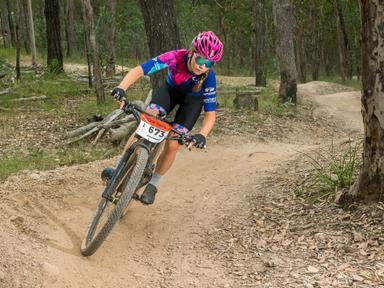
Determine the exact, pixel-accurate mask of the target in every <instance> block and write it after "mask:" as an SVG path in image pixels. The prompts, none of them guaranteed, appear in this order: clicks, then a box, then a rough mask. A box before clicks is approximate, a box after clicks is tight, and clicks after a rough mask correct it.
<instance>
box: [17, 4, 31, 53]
mask: <svg viewBox="0 0 384 288" xmlns="http://www.w3.org/2000/svg"><path fill="white" fill-rule="evenodd" d="M25 1H26V0H21V3H20V2H19V5H20V13H21V14H20V16H21V17H22V19H23V24H24V25H21V27H22V30H23V40H24V49H25V52H26V53H27V54H29V53H31V40H30V39H29V32H28V31H29V29H28V15H27V12H26V7H25V4H26V2H25ZM21 27H20V28H21Z"/></svg>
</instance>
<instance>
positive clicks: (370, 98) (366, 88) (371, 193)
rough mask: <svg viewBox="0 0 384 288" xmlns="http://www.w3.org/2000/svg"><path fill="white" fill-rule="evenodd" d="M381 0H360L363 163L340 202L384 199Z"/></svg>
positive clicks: (383, 20)
mask: <svg viewBox="0 0 384 288" xmlns="http://www.w3.org/2000/svg"><path fill="white" fill-rule="evenodd" d="M381 2H382V1H381V0H360V7H361V23H362V29H361V38H362V60H363V61H362V63H363V66H362V82H363V87H362V97H361V103H362V109H361V111H362V115H363V122H364V147H363V163H362V166H361V169H360V174H359V177H358V179H357V181H356V182H355V184H354V185H353V186H352V188H351V190H350V191H348V192H347V193H344V194H342V195H341V197H340V198H339V199H338V201H339V202H340V203H349V202H350V201H355V200H363V201H370V200H376V201H383V199H384V161H383V158H384V104H383V103H384V92H383V89H382V87H383V86H384V77H383V63H384V34H383V33H382V27H383V25H384V14H383V13H382V11H383V6H382V3H381Z"/></svg>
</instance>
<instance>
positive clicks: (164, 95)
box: [148, 83, 204, 133]
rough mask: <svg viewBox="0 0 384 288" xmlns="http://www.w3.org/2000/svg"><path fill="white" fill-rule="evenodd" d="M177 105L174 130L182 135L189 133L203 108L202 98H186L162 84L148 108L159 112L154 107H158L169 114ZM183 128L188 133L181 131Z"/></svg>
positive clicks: (183, 94) (184, 95) (157, 108)
mask: <svg viewBox="0 0 384 288" xmlns="http://www.w3.org/2000/svg"><path fill="white" fill-rule="evenodd" d="M177 104H179V108H178V109H177V111H176V115H175V119H174V123H175V125H174V126H175V127H174V128H175V129H177V130H180V132H183V133H186V132H189V131H191V130H192V128H193V126H194V125H195V123H196V121H197V119H198V118H199V115H200V113H201V110H202V108H203V105H204V101H203V96H187V95H186V94H185V93H182V92H179V91H176V90H175V89H172V88H171V87H169V86H168V85H167V84H166V83H164V84H163V85H162V86H161V87H160V88H159V90H158V91H157V92H156V93H155V95H154V96H153V97H152V100H151V103H150V104H149V106H148V108H149V109H154V110H159V107H156V106H157V105H158V106H160V107H161V108H163V109H164V110H165V112H166V113H167V114H169V113H170V112H171V111H172V110H173V108H175V106H176V105H177ZM179 126H182V127H179ZM183 127H184V128H186V129H188V131H183V129H182V128H183Z"/></svg>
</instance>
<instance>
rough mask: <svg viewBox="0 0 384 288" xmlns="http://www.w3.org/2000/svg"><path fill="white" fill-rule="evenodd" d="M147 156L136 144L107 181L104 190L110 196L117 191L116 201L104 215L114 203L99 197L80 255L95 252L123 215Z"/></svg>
mask: <svg viewBox="0 0 384 288" xmlns="http://www.w3.org/2000/svg"><path fill="white" fill-rule="evenodd" d="M126 153H128V152H126ZM148 156H149V155H148V151H147V149H145V148H143V147H140V146H138V147H137V148H136V149H135V150H134V151H133V152H132V153H131V154H130V155H129V156H128V159H127V160H126V162H125V164H124V165H123V166H122V167H118V168H117V169H116V173H117V174H116V175H115V176H114V177H113V178H112V179H111V181H110V183H108V185H107V187H106V191H110V192H109V194H110V195H111V196H113V195H116V193H119V196H118V200H117V203H116V205H115V206H114V207H113V209H112V211H111V213H110V214H109V215H104V214H106V210H107V207H108V206H110V205H114V204H112V202H111V200H110V199H107V197H102V198H101V199H100V202H99V205H98V207H97V209H96V213H95V215H94V216H93V217H92V219H91V222H90V223H89V225H88V228H87V231H86V233H85V236H84V239H83V241H82V243H81V247H80V252H81V254H82V255H84V256H90V255H92V254H93V253H95V252H96V250H97V249H98V248H99V247H100V245H101V244H102V243H103V242H104V240H105V239H106V238H107V236H108V235H109V233H110V232H111V231H112V228H113V226H114V225H115V224H116V222H117V220H119V219H120V217H121V216H122V215H123V213H124V210H125V208H126V207H127V205H128V203H129V201H130V200H131V199H132V196H133V195H134V193H135V191H136V188H137V186H138V185H139V183H140V180H141V178H142V176H143V173H144V170H145V167H146V165H147V162H148ZM105 216H106V217H105ZM103 218H106V219H105V221H104V222H103V221H102V219H103ZM102 222H103V223H102Z"/></svg>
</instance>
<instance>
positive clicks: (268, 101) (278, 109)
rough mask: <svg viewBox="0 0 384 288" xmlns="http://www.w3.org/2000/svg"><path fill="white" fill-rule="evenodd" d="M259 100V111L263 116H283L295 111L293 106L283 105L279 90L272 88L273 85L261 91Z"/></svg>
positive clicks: (287, 103)
mask: <svg viewBox="0 0 384 288" xmlns="http://www.w3.org/2000/svg"><path fill="white" fill-rule="evenodd" d="M257 99H258V100H259V111H260V113H261V114H265V115H268V114H270V115H274V116H283V115H284V114H285V113H287V112H289V111H290V110H292V109H295V106H294V105H293V104H291V103H289V102H286V103H282V102H281V101H280V99H279V95H278V92H277V90H276V89H275V88H274V87H272V86H271V84H268V85H267V87H266V88H265V89H264V90H262V91H261V93H260V95H259V97H258V98H257Z"/></svg>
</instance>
